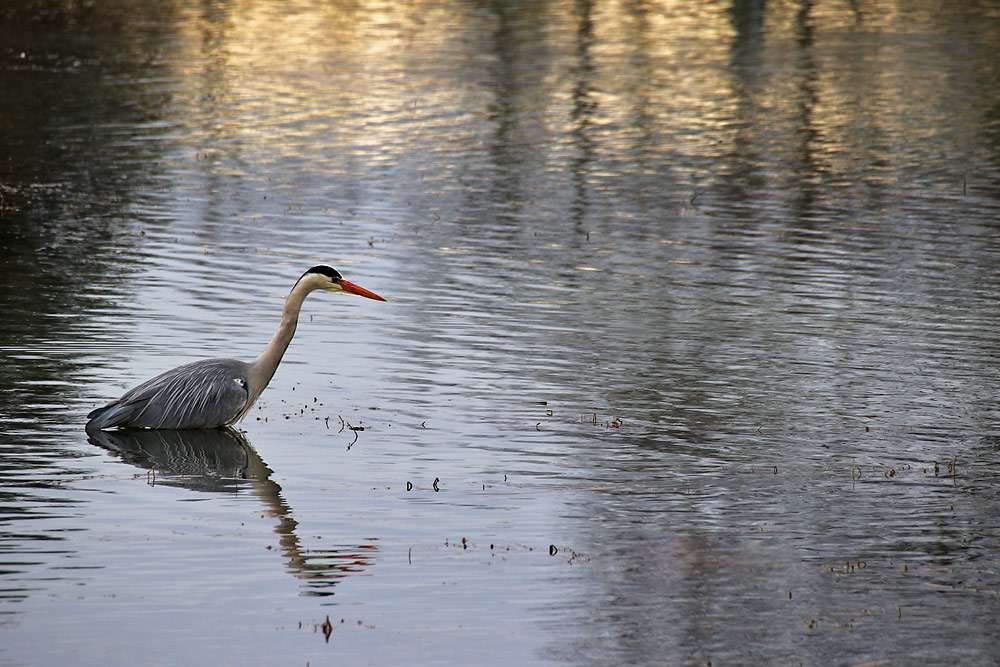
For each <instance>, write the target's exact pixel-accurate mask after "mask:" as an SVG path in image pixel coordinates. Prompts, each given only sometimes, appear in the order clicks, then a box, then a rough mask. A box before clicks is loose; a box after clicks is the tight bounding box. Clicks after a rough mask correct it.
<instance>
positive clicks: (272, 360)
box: [247, 280, 315, 403]
mask: <svg viewBox="0 0 1000 667" xmlns="http://www.w3.org/2000/svg"><path fill="white" fill-rule="evenodd" d="M313 289H315V288H314V287H312V286H309V285H307V284H306V281H303V280H300V281H299V282H297V283H295V287H293V288H292V291H291V292H289V294H288V297H287V298H286V299H285V305H284V306H283V307H282V308H281V324H279V325H278V330H277V331H276V332H275V333H274V337H273V338H271V342H270V343H268V344H267V347H265V348H264V351H263V352H261V353H260V356H258V357H257V358H256V359H254V360H253V361H252V362H251V363H250V377H249V378H247V379H248V381H249V382H248V383H249V385H250V386H249V387H248V390H249V393H250V401H251V403H252V402H253V401H254V400H256V398H257V397H258V396H260V394H261V392H262V391H264V388H265V387H266V386H267V383H268V382H270V381H271V378H272V377H273V376H274V371H275V369H277V368H278V364H279V363H281V357H282V356H284V354H285V350H286V349H288V344H289V343H290V342H291V341H292V336H294V335H295V326H296V325H297V324H298V322H299V310H300V309H301V308H302V302H303V301H305V298H306V296H308V294H309V292H312V291H313Z"/></svg>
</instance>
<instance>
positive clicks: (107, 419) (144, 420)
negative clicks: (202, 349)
mask: <svg viewBox="0 0 1000 667" xmlns="http://www.w3.org/2000/svg"><path fill="white" fill-rule="evenodd" d="M248 402H249V391H248V386H247V364H245V363H243V362H241V361H236V360H234V359H206V360H203V361H195V362H192V363H190V364H185V365H184V366H178V367H177V368H174V369H173V370H169V371H167V372H166V373H163V374H161V375H158V376H156V377H155V378H153V379H152V380H147V381H146V382H143V383H142V384H140V385H139V386H138V387H135V388H134V389H131V390H129V391H127V392H126V393H125V394H123V395H122V397H121V398H119V399H118V400H117V401H113V402H111V403H109V404H108V405H106V406H105V407H103V408H98V409H97V410H94V411H93V412H91V413H90V415H88V416H89V417H90V421H89V422H88V424H87V428H88V429H98V430H99V429H105V428H114V427H116V426H123V427H134V428H216V427H218V426H225V425H227V424H231V423H233V422H235V421H236V420H237V419H239V418H240V417H241V416H242V415H243V413H244V412H245V410H246V407H247V403H248Z"/></svg>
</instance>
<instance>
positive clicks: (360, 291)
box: [340, 280, 385, 301]
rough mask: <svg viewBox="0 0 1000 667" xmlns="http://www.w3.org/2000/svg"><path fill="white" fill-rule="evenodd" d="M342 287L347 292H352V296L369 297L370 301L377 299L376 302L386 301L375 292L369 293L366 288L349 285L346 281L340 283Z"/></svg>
mask: <svg viewBox="0 0 1000 667" xmlns="http://www.w3.org/2000/svg"><path fill="white" fill-rule="evenodd" d="M340 287H341V289H343V290H344V291H345V292H350V293H351V294H357V295H358V296H364V297H368V298H369V299H375V300H376V301H385V299H383V298H382V297H380V296H379V295H378V294H376V293H375V292H369V291H368V290H366V289H365V288H364V287H358V286H357V285H355V284H354V283H349V282H347V281H346V280H341V281H340Z"/></svg>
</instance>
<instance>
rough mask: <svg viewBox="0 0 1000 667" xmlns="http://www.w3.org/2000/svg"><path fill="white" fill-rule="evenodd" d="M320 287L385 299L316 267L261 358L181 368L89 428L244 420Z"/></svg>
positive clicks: (295, 292)
mask: <svg viewBox="0 0 1000 667" xmlns="http://www.w3.org/2000/svg"><path fill="white" fill-rule="evenodd" d="M318 289H321V290H326V291H328V292H334V293H338V294H357V295H359V296H363V297H367V298H369V299H375V300H377V301H385V299H383V298H382V297H380V296H379V295H378V294H375V293H374V292H370V291H368V290H366V289H365V288H363V287H358V286H357V285H355V284H354V283H350V282H347V281H346V280H344V278H343V276H341V275H340V272H339V271H337V270H336V269H335V268H333V267H332V266H327V265H325V264H320V265H318V266H314V267H312V268H311V269H309V270H308V271H306V272H305V273H303V274H302V277H300V278H299V279H298V281H297V282H296V283H295V286H294V287H292V291H291V292H289V293H288V297H287V298H286V299H285V305H284V306H283V307H282V309H281V324H279V325H278V331H277V332H276V333H275V334H274V337H273V338H271V342H270V343H268V344H267V347H265V348H264V351H263V352H261V353H260V356H258V357H257V358H256V359H254V360H253V361H251V362H249V363H247V362H244V361H237V360H236V359H203V360H201V361H193V362H191V363H189V364H184V365H183V366H178V367H177V368H174V369H173V370H169V371H167V372H166V373H162V374H160V375H157V376H156V377H154V378H153V379H151V380H147V381H146V382H143V383H142V384H140V385H139V386H137V387H135V388H134V389H130V390H129V391H127V392H125V393H124V394H123V395H122V396H121V398H119V399H118V400H115V401H112V402H111V403H108V404H107V405H105V406H104V407H103V408H97V409H96V410H94V411H93V412H91V413H90V414H89V415H87V418H88V419H89V420H90V421H88V422H87V430H88V431H95V430H98V431H99V430H103V429H108V428H115V427H121V428H153V429H157V428H160V429H189V428H218V427H222V426H229V425H231V424H234V423H236V422H238V421H239V420H240V419H242V418H243V417H244V416H245V415H246V413H247V412H248V411H249V410H250V408H251V407H252V406H253V404H254V403H255V402H256V401H257V398H258V397H259V396H260V394H261V392H263V391H264V388H265V387H266V386H267V383H268V382H270V381H271V377H272V376H273V375H274V371H275V369H277V368H278V364H279V363H281V357H282V355H284V354H285V350H286V349H287V348H288V343H289V342H291V340H292V336H294V335H295V326H296V325H297V324H298V320H299V309H300V308H301V307H302V302H303V301H304V300H305V298H306V296H308V295H309V293H310V292H312V291H314V290H318Z"/></svg>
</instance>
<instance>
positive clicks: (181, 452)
mask: <svg viewBox="0 0 1000 667" xmlns="http://www.w3.org/2000/svg"><path fill="white" fill-rule="evenodd" d="M88 437H89V440H90V442H91V444H94V445H97V446H99V447H103V448H104V449H107V450H110V451H112V452H114V453H116V454H117V455H118V456H120V457H121V458H122V460H123V461H125V462H126V463H129V464H131V465H134V466H136V467H138V468H142V469H144V470H149V471H151V473H152V475H155V477H154V476H151V477H150V481H151V483H154V484H164V485H168V486H180V487H184V488H188V489H192V490H195V491H206V492H235V491H238V490H239V489H241V488H245V487H246V486H247V485H249V487H250V489H251V490H252V492H253V493H254V495H256V496H257V497H258V498H259V499H260V501H261V503H263V505H264V507H265V508H266V511H265V514H266V515H267V516H269V517H271V518H273V519H276V520H277V524H276V525H275V527H274V532H275V533H277V535H278V542H279V545H280V548H281V553H282V555H283V556H284V557H285V559H286V561H287V564H288V569H289V571H291V573H292V574H294V575H295V576H296V577H297V578H299V579H301V580H302V581H303V582H304V584H305V587H306V594H308V595H315V596H327V595H333V586H334V585H335V584H336V583H337V581H339V580H340V579H342V578H343V577H345V576H347V575H349V574H351V573H353V572H358V571H360V570H363V569H364V568H366V567H368V566H369V565H371V564H372V563H373V562H374V557H375V552H376V550H377V548H376V546H375V545H374V544H371V543H368V544H361V545H356V546H345V547H338V548H333V549H307V548H304V547H303V546H302V544H301V541H300V540H299V537H298V535H297V534H296V529H297V527H298V523H297V522H296V521H295V519H293V518H292V516H291V514H292V511H291V508H289V506H288V504H287V503H286V502H285V499H284V498H283V497H282V495H281V487H280V486H279V485H278V483H277V482H275V481H274V480H272V479H271V474H272V471H271V469H270V468H268V467H267V465H266V464H265V463H264V461H263V460H261V458H260V456H259V455H258V454H257V451H256V450H255V449H254V448H253V445H251V444H250V442H249V441H248V440H247V439H246V436H244V435H243V434H242V433H239V432H237V431H234V430H233V429H230V428H223V429H187V430H148V429H128V430H116V431H91V432H89V433H88Z"/></svg>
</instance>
